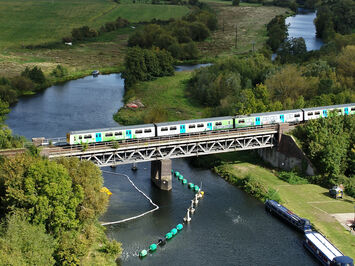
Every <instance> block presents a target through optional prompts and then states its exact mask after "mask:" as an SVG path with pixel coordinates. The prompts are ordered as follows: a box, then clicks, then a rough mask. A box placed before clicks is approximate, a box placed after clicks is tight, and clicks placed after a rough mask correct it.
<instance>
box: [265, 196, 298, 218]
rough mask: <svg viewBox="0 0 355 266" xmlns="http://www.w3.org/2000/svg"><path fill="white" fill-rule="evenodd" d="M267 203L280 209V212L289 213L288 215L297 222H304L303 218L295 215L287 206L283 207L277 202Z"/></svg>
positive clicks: (269, 201) (270, 201)
mask: <svg viewBox="0 0 355 266" xmlns="http://www.w3.org/2000/svg"><path fill="white" fill-rule="evenodd" d="M266 203H267V204H270V205H273V206H274V207H275V208H277V209H279V210H280V211H282V212H284V213H287V215H289V216H290V217H292V219H294V220H297V221H299V220H302V218H301V217H299V216H298V215H297V214H295V213H293V212H292V211H290V210H289V209H287V208H286V207H285V206H283V205H281V204H280V203H278V202H277V201H275V200H268V201H267V202H266Z"/></svg>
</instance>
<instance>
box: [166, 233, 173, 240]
mask: <svg viewBox="0 0 355 266" xmlns="http://www.w3.org/2000/svg"><path fill="white" fill-rule="evenodd" d="M172 237H173V235H172V233H170V232H169V233H167V234H166V235H165V238H166V239H171V238H172Z"/></svg>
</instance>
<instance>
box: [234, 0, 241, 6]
mask: <svg viewBox="0 0 355 266" xmlns="http://www.w3.org/2000/svg"><path fill="white" fill-rule="evenodd" d="M239 4H240V0H232V6H239Z"/></svg>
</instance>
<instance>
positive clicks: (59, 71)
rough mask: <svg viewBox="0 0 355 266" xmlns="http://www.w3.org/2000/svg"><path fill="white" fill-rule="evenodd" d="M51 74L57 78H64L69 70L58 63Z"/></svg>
mask: <svg viewBox="0 0 355 266" xmlns="http://www.w3.org/2000/svg"><path fill="white" fill-rule="evenodd" d="M51 75H52V76H54V77H57V78H62V77H65V76H66V75H68V70H67V69H66V68H65V67H63V66H61V65H57V66H56V68H55V69H53V71H52V73H51Z"/></svg>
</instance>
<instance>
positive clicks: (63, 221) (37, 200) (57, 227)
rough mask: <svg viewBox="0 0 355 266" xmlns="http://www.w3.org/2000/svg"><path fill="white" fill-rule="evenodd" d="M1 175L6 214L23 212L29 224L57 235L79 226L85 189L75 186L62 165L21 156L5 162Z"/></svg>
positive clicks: (2, 201) (1, 196) (4, 212)
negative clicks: (78, 209) (78, 215)
mask: <svg viewBox="0 0 355 266" xmlns="http://www.w3.org/2000/svg"><path fill="white" fill-rule="evenodd" d="M0 172H1V175H0V178H1V187H0V198H1V204H0V207H1V209H2V210H3V212H2V213H3V214H6V213H8V212H11V211H17V210H20V211H23V212H24V213H26V214H27V215H28V219H29V221H30V222H32V223H34V224H44V225H45V227H46V229H47V231H48V232H51V233H53V234H55V235H58V234H59V232H60V231H62V230H68V229H73V228H77V227H78V225H79V222H78V220H77V214H76V210H77V207H78V205H79V203H80V202H82V200H83V189H82V187H81V186H79V185H75V184H73V182H72V180H71V178H70V177H69V174H68V171H67V170H66V169H65V168H64V167H63V166H61V165H58V164H56V163H55V162H50V161H46V160H43V159H41V158H34V157H30V156H27V155H20V156H17V157H15V158H14V159H6V160H5V162H4V163H3V164H2V165H1V168H0Z"/></svg>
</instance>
